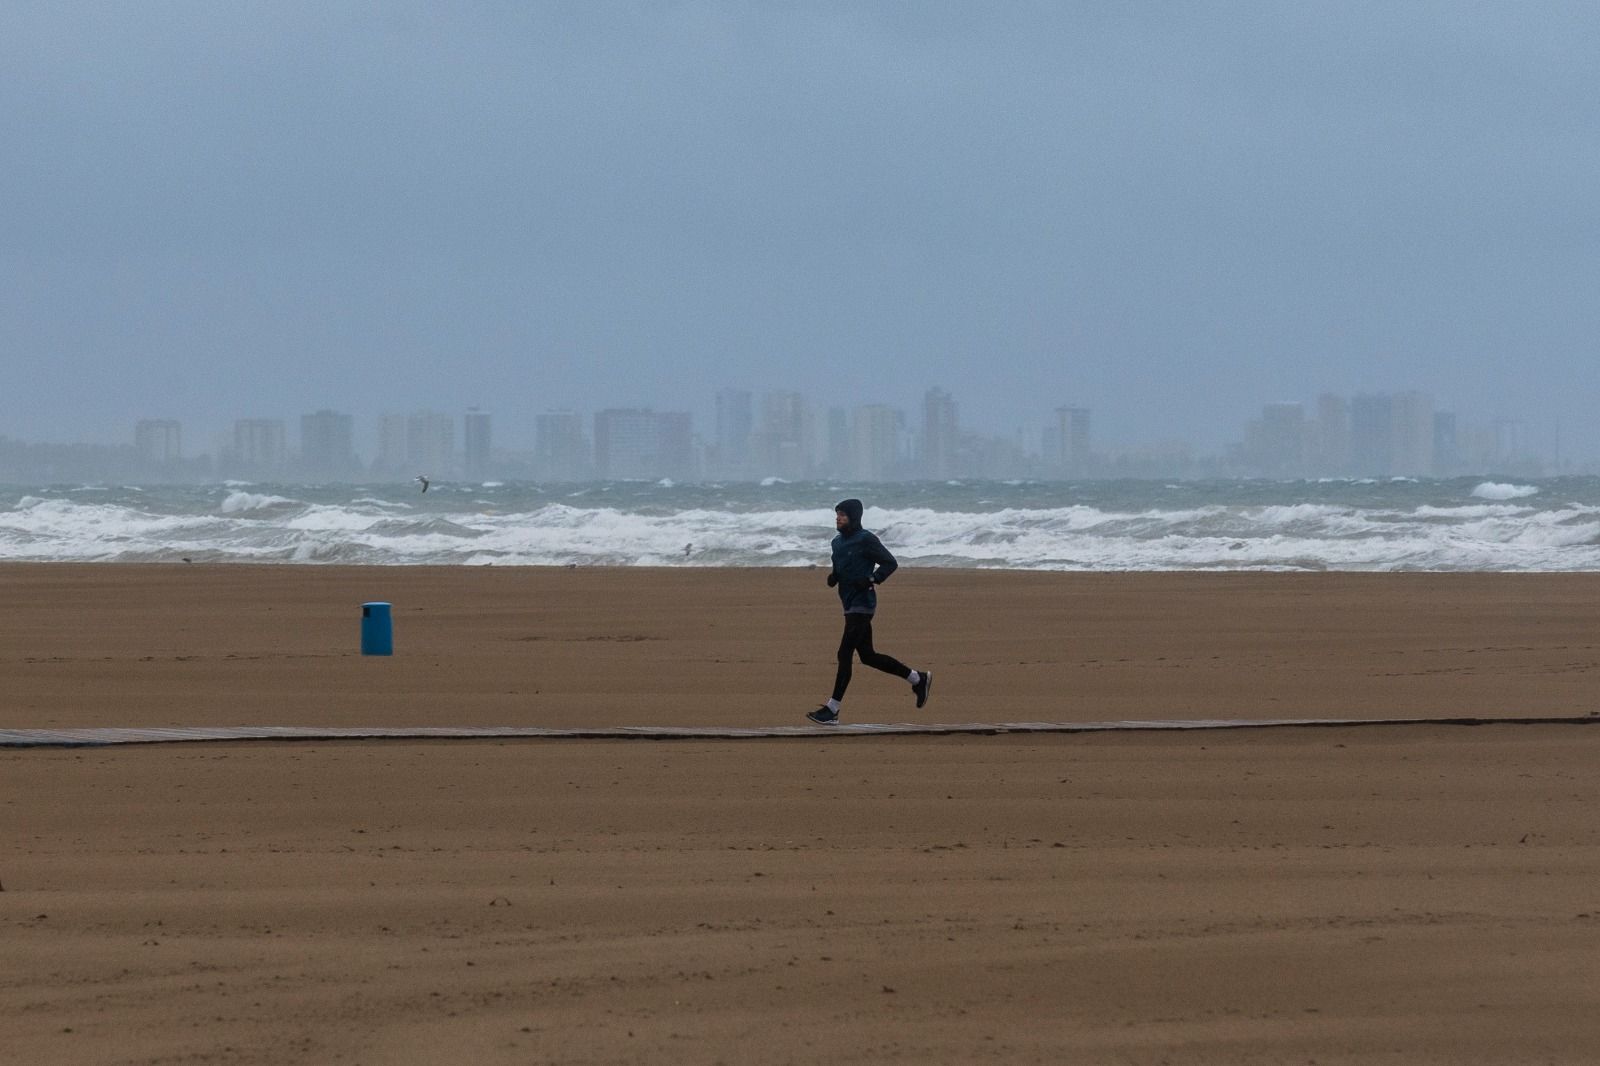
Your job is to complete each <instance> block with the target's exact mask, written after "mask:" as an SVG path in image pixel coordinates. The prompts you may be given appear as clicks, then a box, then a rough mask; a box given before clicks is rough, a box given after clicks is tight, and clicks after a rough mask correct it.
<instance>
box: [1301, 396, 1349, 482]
mask: <svg viewBox="0 0 1600 1066" xmlns="http://www.w3.org/2000/svg"><path fill="white" fill-rule="evenodd" d="M1310 466H1311V469H1312V471H1313V472H1314V473H1316V474H1318V475H1320V476H1322V477H1341V476H1343V475H1345V474H1347V473H1349V472H1350V401H1349V400H1347V399H1345V398H1344V397H1343V396H1337V395H1335V394H1333V393H1331V392H1325V393H1323V394H1322V395H1321V396H1318V397H1317V425H1316V429H1315V431H1314V433H1313V436H1312V447H1311V456H1310Z"/></svg>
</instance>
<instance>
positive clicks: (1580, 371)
mask: <svg viewBox="0 0 1600 1066" xmlns="http://www.w3.org/2000/svg"><path fill="white" fill-rule="evenodd" d="M1597 28H1600V14H1597V13H1596V12H1595V10H1594V9H1593V8H1592V7H1591V6H1588V5H1581V4H1546V5H1539V6H1538V7H1537V8H1531V9H1530V8H1528V7H1525V6H1517V5H1510V4H1496V5H1473V6H1472V7H1470V8H1463V7H1461V6H1459V5H1445V4H1409V5H1402V6H1399V7H1397V6H1395V5H1389V4H1381V3H1352V4H1344V5H1337V6H1331V7H1321V6H1314V7H1306V6H1302V5H1281V4H1245V5H1232V6H1229V7H1228V8H1227V9H1226V10H1225V12H1223V11H1219V10H1217V9H1213V8H1208V7H1205V6H1199V7H1182V6H1179V7H1174V6H1170V5H1160V6H1145V5H1128V6H1124V5H1111V6H1085V5H1064V6H1061V7H1055V6H1050V5H1033V4H1018V5H1001V6H998V7H979V6H971V5H958V4H888V3H885V4H868V5H848V4H835V3H807V4H797V5H784V6H782V7H778V6H770V5H739V4H719V3H683V4H672V5H652V4H608V5H553V4H535V5H498V4H482V5H472V6H470V7H464V8H457V7H454V6H451V7H445V8H440V7H435V6H432V5H386V6H383V7H379V8H372V7H366V6H360V7H358V6H354V5H331V6H330V5H319V4H305V3H282V4H272V5H265V6H261V7H250V8H241V7H237V6H235V5H222V6H217V5H206V4H199V3H192V4H184V3H179V4H167V5H159V6H147V5H108V4H63V5H54V4H52V5H8V6H6V7H5V8H4V9H3V10H0V60H3V61H0V99H3V100H4V101H5V106H4V107H3V108H0V145H3V147H0V151H3V152H4V153H5V160H4V166H0V234H3V241H0V359H3V361H4V365H5V366H6V368H7V374H6V380H5V382H4V386H3V388H0V437H3V438H5V439H6V440H5V449H4V450H3V454H4V455H5V456H6V457H7V458H5V459H4V460H0V462H3V463H4V464H6V465H5V466H4V468H3V469H0V478H6V479H11V480H22V481H29V480H38V479H39V478H41V477H43V476H45V475H44V473H41V468H40V466H39V463H41V462H43V463H44V464H45V465H46V467H48V466H49V464H50V463H52V462H55V461H56V459H52V458H51V456H55V457H56V458H60V457H61V456H63V455H67V456H68V458H67V459H65V460H62V461H65V462H67V463H68V465H69V466H70V464H71V463H72V462H75V461H78V460H81V461H82V462H83V463H85V464H89V463H91V462H101V461H102V460H104V461H105V462H106V464H107V465H108V466H109V467H112V468H114V467H116V466H117V464H118V463H123V462H125V461H126V462H129V463H132V465H130V466H125V467H124V468H123V469H122V470H118V469H109V468H108V469H106V470H105V471H104V474H103V476H118V475H119V474H122V473H126V476H141V477H143V476H161V471H159V470H157V471H152V470H151V469H150V466H151V462H152V459H154V460H155V461H156V462H157V465H162V466H166V469H167V472H168V473H171V474H173V475H174V476H175V477H178V478H180V479H182V478H187V477H223V476H233V475H240V476H302V475H303V476H315V477H325V476H334V475H337V476H350V477H361V478H369V477H375V476H383V477H396V478H399V477H410V476H412V475H413V474H415V473H417V472H419V471H420V470H421V469H422V466H421V465H419V464H427V466H428V468H429V469H434V468H435V467H437V469H434V472H435V473H439V474H441V475H444V474H448V473H451V472H454V473H459V474H461V475H463V476H465V475H467V474H469V473H481V474H484V475H485V476H528V477H534V476H552V474H551V472H550V471H549V470H548V469H547V468H548V467H549V465H550V463H551V461H552V457H551V455H550V453H549V448H550V447H551V444H550V441H551V440H554V439H556V437H555V436H553V434H555V433H556V427H555V425H554V424H553V423H552V422H551V421H550V419H551V418H553V417H555V415H554V414H553V413H554V412H562V411H565V412H572V413H574V415H575V417H576V422H575V423H573V424H572V425H568V426H566V429H565V430H564V432H567V434H568V438H569V443H570V444H571V446H572V447H574V448H576V447H577V444H576V443H575V439H573V438H572V437H571V430H572V429H573V426H574V425H575V426H577V427H579V428H581V436H582V438H583V441H584V447H585V448H587V449H588V451H587V453H586V454H587V459H586V460H583V461H584V462H587V463H588V464H589V465H588V466H587V467H586V468H583V469H582V470H580V469H579V467H578V466H574V467H573V468H572V469H570V470H566V471H564V472H558V473H559V474H560V476H577V474H578V473H580V472H582V473H590V474H598V475H603V474H605V473H607V471H608V466H607V464H608V462H609V459H608V457H607V455H615V454H616V453H615V451H614V450H613V451H612V452H610V453H607V455H600V454H598V452H599V450H600V449H602V448H605V447H607V445H606V444H605V443H603V442H605V441H609V440H610V439H611V438H612V437H613V436H614V435H620V436H617V439H619V440H620V439H621V437H623V436H628V435H629V434H631V435H632V436H631V437H630V438H629V439H631V440H633V441H634V443H633V444H630V445H628V447H630V448H633V449H635V452H638V451H639V450H640V449H644V450H646V451H648V450H649V449H656V450H657V451H661V450H662V449H666V452H665V453H663V454H664V455H665V457H664V458H660V459H659V461H657V462H654V463H643V462H642V460H639V461H637V462H636V461H635V460H636V459H637V455H635V457H634V458H631V459H628V460H627V461H626V462H620V463H619V464H617V465H615V466H614V467H611V468H610V470H609V472H610V473H612V474H615V475H618V476H629V477H632V476H649V477H653V476H663V477H698V476H706V477H751V478H760V477H764V476H779V477H790V476H840V477H863V478H875V477H902V476H903V477H943V476H997V477H998V476H1041V477H1051V476H1102V475H1104V476H1144V475H1149V476H1159V477H1174V476H1187V475H1193V476H1235V475H1244V476H1324V475H1335V476H1337V475H1342V474H1354V475H1360V474H1363V473H1373V474H1381V473H1395V474H1413V473H1423V474H1428V473H1436V474H1441V475H1449V474H1453V473H1460V472H1490V471H1493V470H1496V469H1498V470H1502V471H1525V472H1529V473H1538V472H1545V473H1557V472H1563V471H1585V470H1593V469H1594V468H1595V460H1596V457H1597V456H1600V430H1597V428H1596V425H1595V420H1594V419H1593V417H1592V411H1593V408H1594V403H1595V398H1596V396H1597V394H1600V359H1596V358H1595V352H1594V350H1593V349H1594V338H1595V337H1596V336H1600V328H1597V327H1600V304H1597V302H1596V301H1595V299H1594V297H1593V294H1594V293H1595V292H1596V291H1600V268H1597V267H1600V256H1597V254H1596V253H1597V251H1600V226H1597V222H1600V218H1597V214H1600V206H1597V204H1596V201H1595V198H1594V196H1593V189H1594V188H1595V186H1596V180H1595V179H1596V177H1597V172H1600V167H1597V164H1600V136H1597V133H1600V121H1597V120H1600V93H1596V92H1595V83H1596V70H1595V64H1596V59H1595V54H1594V50H1593V48H1592V41H1593V40H1594V39H1595V30H1596V29H1597ZM935 389H937V390H942V391H941V392H940V393H939V394H938V395H943V396H945V397H947V398H948V400H949V401H950V403H952V404H953V405H954V412H955V420H954V421H953V422H952V421H951V420H950V419H947V418H945V417H943V416H942V415H940V414H939V413H938V411H937V409H938V408H939V404H940V403H941V401H938V400H937V399H930V390H935ZM738 396H745V397H747V399H745V400H740V399H736V398H735V397H738ZM786 397H787V399H785V398H786ZM745 404H748V411H747V412H746V408H745V406H744V405H745ZM786 404H787V405H789V409H787V410H786V409H785V405H786ZM930 405H931V407H930ZM1295 405H1298V406H1295ZM474 408H477V409H480V410H481V413H483V414H486V415H487V416H488V417H489V419H491V420H492V422H491V425H492V430H491V432H490V435H489V436H488V437H483V436H481V435H475V433H477V434H481V431H482V428H483V423H482V422H481V421H480V422H479V423H478V430H476V431H475V430H474V429H473V428H472V425H473V424H472V422H471V420H470V419H469V417H468V416H469V412H470V411H471V410H472V409H474ZM643 409H649V410H650V411H652V412H653V413H654V414H653V415H652V416H651V418H652V419H654V421H650V420H646V421H647V422H648V425H647V424H646V422H641V421H640V418H641V417H642V416H624V415H614V416H613V415H604V414H603V413H604V412H607V411H617V412H628V411H640V410H643ZM930 410H933V412H934V413H933V414H931V415H930ZM322 411H328V412H332V414H333V415H334V416H343V417H344V418H346V419H347V421H344V422H341V421H339V420H338V418H337V417H336V418H334V419H333V420H332V421H330V420H329V419H328V418H321V419H320V420H318V419H317V418H316V417H313V419H312V421H310V422H309V423H308V422H306V421H304V419H305V417H306V416H316V413H317V412H322ZM1064 411H1065V412H1071V411H1080V412H1088V414H1087V415H1086V416H1084V418H1083V419H1082V423H1083V424H1082V425H1081V426H1080V425H1078V423H1077V422H1075V421H1074V420H1075V419H1078V417H1079V416H1075V415H1071V414H1066V413H1063V412H1064ZM841 412H842V413H841ZM419 413H420V414H419ZM684 417H686V418H687V419H688V424H687V425H685V424H684V423H683V421H682V418H684ZM418 418H421V419H422V421H421V422H418ZM428 418H432V419H434V420H435V421H433V422H428V421H427V419H428ZM440 418H443V419H445V420H447V421H448V422H449V424H450V427H451V429H450V437H451V440H450V444H449V451H448V456H446V454H445V453H444V452H442V451H440V449H441V448H443V447H444V445H443V438H442V436H441V434H442V433H443V430H442V428H441V427H442V425H443V423H441V422H439V421H437V420H438V419H440ZM630 418H631V419H632V421H631V422H629V421H628V419H630ZM746 418H748V422H749V425H748V427H745V428H739V427H742V426H743V425H744V421H745V420H746ZM141 423H143V424H144V426H145V428H144V429H142V430H141V429H138V428H137V427H138V426H140V424H141ZM173 424H176V426H177V427H178V428H176V429H173V428H171V427H172V426H173ZM308 425H309V426H310V427H311V432H312V436H313V440H312V443H311V444H310V448H311V450H312V452H313V453H314V454H315V455H317V456H320V458H319V459H317V461H316V462H309V461H308V460H307V459H306V457H305V453H306V450H307V447H308V445H307V443H306V441H305V440H304V439H303V434H304V431H305V429H306V427H307V426H308ZM430 425H431V426H432V428H431V429H430V428H428V427H429V426H430ZM541 425H543V426H544V427H545V429H546V434H545V437H544V438H543V440H541V436H540V427H541ZM952 426H953V427H954V434H953V435H950V433H949V432H948V431H949V430H950V429H951V427H952ZM155 427H168V428H155ZM318 433H323V434H328V433H331V434H332V435H333V436H332V443H329V440H328V439H325V438H324V437H317V434H318ZM930 433H931V434H932V438H931V443H930ZM942 433H943V434H946V436H948V439H944V438H942V437H941V436H940V435H941V434H942ZM1080 433H1081V434H1082V435H1080V436H1075V434H1080ZM174 434H175V436H174ZM346 434H348V437H349V440H350V444H349V448H348V450H349V452H350V453H351V454H350V455H348V456H347V455H346V454H345V445H344V444H343V443H342V442H343V441H344V439H345V435H346ZM641 434H643V437H641V436H640V435H641ZM652 435H654V436H652ZM644 437H649V438H650V442H649V443H640V441H641V440H643V439H644ZM1380 438H1381V439H1380ZM318 441H320V442H321V443H318ZM72 442H86V443H90V444H95V445H100V446H102V450H101V451H99V452H95V453H92V454H90V453H85V452H83V451H82V450H79V452H78V453H76V454H77V460H73V459H71V458H70V454H69V453H72V450H71V449H66V450H65V451H63V450H61V449H56V450H54V451H52V450H51V449H48V448H44V449H43V450H41V446H49V445H66V444H69V443H72ZM397 442H407V443H404V444H403V446H402V445H400V444H397ZM413 444H414V445H415V446H416V449H417V450H414V449H413V448H412V445H413ZM730 447H736V448H739V449H746V452H745V453H744V454H740V455H733V454H730V452H729V449H730ZM318 448H322V449H323V451H322V452H317V451H316V449H318ZM328 448H332V449H333V452H332V453H329V452H328V451H327V449H328ZM397 448H398V449H399V450H398V452H397V450H396V449H397ZM115 449H122V450H123V451H118V452H116V455H114V456H111V457H110V458H109V459H108V455H111V453H110V451H108V450H115ZM430 449H431V450H430ZM474 449H486V450H482V451H475V450H474ZM541 449H543V451H541ZM128 453H133V454H134V456H135V457H136V458H135V459H132V460H130V459H129V457H128ZM329 454H333V455H334V458H332V459H330V458H328V456H329ZM629 454H630V455H632V454H634V453H629ZM116 456H120V458H117V457H116ZM568 459H570V460H571V462H572V463H574V464H578V463H579V459H578V458H576V453H574V455H573V456H569V457H567V458H563V459H562V460H561V461H562V462H563V463H565V462H567V461H568ZM177 460H181V463H180V464H179V465H177V466H171V465H170V463H171V462H172V461H177ZM330 464H332V465H333V466H337V467H341V468H342V467H344V466H346V465H347V464H359V468H358V469H355V468H353V469H350V470H348V471H346V470H344V469H330V468H329V467H330ZM375 464H376V465H375ZM541 464H543V465H542V466H541ZM63 476H70V477H78V476H82V477H91V476H94V475H93V474H91V473H89V472H81V473H80V472H79V471H77V470H75V469H74V470H72V471H71V472H70V473H64V474H63Z"/></svg>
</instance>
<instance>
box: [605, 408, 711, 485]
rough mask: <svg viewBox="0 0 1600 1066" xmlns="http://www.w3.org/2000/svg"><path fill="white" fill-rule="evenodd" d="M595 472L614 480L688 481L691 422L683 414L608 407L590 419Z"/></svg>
mask: <svg viewBox="0 0 1600 1066" xmlns="http://www.w3.org/2000/svg"><path fill="white" fill-rule="evenodd" d="M594 459H595V468H596V472H597V473H598V474H599V475H600V476H601V477H603V478H611V479H616V480H649V479H654V478H677V479H682V478H691V477H693V476H694V475H695V470H694V433H693V421H692V419H691V418H690V416H689V413H688V412H686V411H669V412H664V413H657V412H656V411H652V410H650V409H648V408H644V409H639V408H611V409H609V410H605V411H600V412H598V413H597V414H596V415H595V416H594Z"/></svg>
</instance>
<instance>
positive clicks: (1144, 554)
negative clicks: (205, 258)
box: [0, 478, 1600, 571]
mask: <svg viewBox="0 0 1600 1066" xmlns="http://www.w3.org/2000/svg"><path fill="white" fill-rule="evenodd" d="M848 495H855V496H860V497H862V498H863V499H865V500H866V501H867V504H868V507H867V513H866V524H867V526H868V528H870V529H873V530H875V531H877V532H878V533H879V535H880V536H882V538H883V540H884V542H885V543H886V544H888V545H889V547H890V549H891V550H892V551H894V552H895V554H896V555H897V556H899V557H900V559H901V560H902V562H905V563H907V564H913V565H917V566H943V567H981V568H997V569H1013V570H1382V571H1401V570H1430V571H1472V570H1523V571H1563V570H1597V569H1600V478H1553V479H1542V480H1531V481H1509V480H1486V479H1483V478H1465V479H1454V480H1414V479H1408V478H1396V479H1382V480H1328V481H1283V482H1273V481H1210V482H1170V483H1164V482H1159V481H1096V482H1075V483H1074V482H1065V483H1061V482H1013V481H1006V482H998V481H965V482H943V483H931V482H923V483H914V484H895V485H871V486H851V485H847V484H840V483H834V482H806V483H787V482H781V481H775V480H773V481H769V482H767V483H763V484H760V485H754V484H726V485H719V484H693V485H674V484H672V483H671V482H666V481H663V482H660V483H655V484H651V483H637V482H608V483H596V484H584V485H565V484H563V485H555V484H543V485H541V484H530V483H518V482H508V483H501V482H494V481H488V482H471V483H454V484H451V483H444V484H439V483H435V484H434V486H433V488H432V489H431V490H430V491H429V492H427V493H422V492H420V491H418V488H417V486H416V485H414V484H382V485H356V486H351V485H336V486H314V485H295V484H245V483H239V482H230V483H228V484H223V485H212V486H149V487H140V486H132V485H56V486H15V485H13V486H0V560H62V561H68V560H70V561H95V562H180V561H182V560H184V559H190V560H193V561H195V562H219V561H226V562H257V563H303V564H316V563H368V564H420V563H428V564H453V565H464V566H482V565H506V566H511V565H544V566H552V565H553V566H562V565H580V566H702V567H704V566H724V567H726V566H807V565H811V564H816V563H822V562H824V561H825V560H826V558H827V555H828V540H829V538H830V537H831V536H832V535H833V511H832V508H833V504H834V503H835V502H836V501H837V500H838V499H840V498H841V497H843V496H848Z"/></svg>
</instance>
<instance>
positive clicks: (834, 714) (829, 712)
mask: <svg viewBox="0 0 1600 1066" xmlns="http://www.w3.org/2000/svg"><path fill="white" fill-rule="evenodd" d="M806 717H807V718H809V719H811V720H812V721H813V722H815V723H817V724H818V725H837V724H838V722H839V712H838V711H836V710H834V709H833V708H832V707H829V706H828V705H827V704H826V703H824V704H823V705H822V706H821V707H818V708H817V709H816V710H814V711H810V712H808V713H807V714H806Z"/></svg>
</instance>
